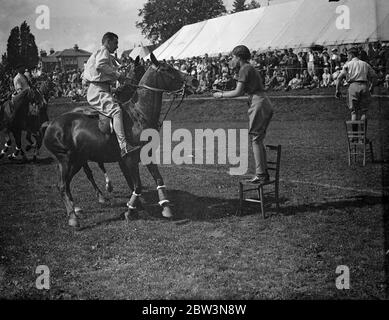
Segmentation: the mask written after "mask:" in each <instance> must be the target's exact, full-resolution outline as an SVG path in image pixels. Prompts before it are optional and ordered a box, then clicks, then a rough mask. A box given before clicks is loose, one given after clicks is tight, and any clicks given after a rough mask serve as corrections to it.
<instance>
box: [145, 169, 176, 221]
mask: <svg viewBox="0 0 389 320" xmlns="http://www.w3.org/2000/svg"><path fill="white" fill-rule="evenodd" d="M147 169H148V170H149V172H150V174H151V175H152V176H153V179H154V181H155V183H156V185H157V191H158V197H159V205H160V206H161V207H162V215H163V216H164V217H165V218H172V217H173V212H172V209H171V206H170V201H169V199H168V198H167V192H166V186H165V184H164V182H163V179H162V176H161V173H160V172H159V169H158V167H157V165H156V164H154V163H150V164H148V165H147Z"/></svg>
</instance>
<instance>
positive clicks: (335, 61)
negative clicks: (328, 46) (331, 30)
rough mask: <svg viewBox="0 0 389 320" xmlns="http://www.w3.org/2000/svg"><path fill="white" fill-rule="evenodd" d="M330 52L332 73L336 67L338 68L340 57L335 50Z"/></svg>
mask: <svg viewBox="0 0 389 320" xmlns="http://www.w3.org/2000/svg"><path fill="white" fill-rule="evenodd" d="M331 52H332V55H331V60H330V62H331V72H334V71H335V68H336V67H340V55H339V54H338V49H337V48H333V49H332V50H331Z"/></svg>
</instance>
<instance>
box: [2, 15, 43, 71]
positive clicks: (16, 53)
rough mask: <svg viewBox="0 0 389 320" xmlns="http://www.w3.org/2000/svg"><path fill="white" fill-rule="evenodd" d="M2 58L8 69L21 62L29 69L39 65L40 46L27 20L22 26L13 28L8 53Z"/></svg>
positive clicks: (8, 43)
mask: <svg viewBox="0 0 389 320" xmlns="http://www.w3.org/2000/svg"><path fill="white" fill-rule="evenodd" d="M2 60H3V64H5V65H6V66H7V69H9V68H12V69H13V68H15V67H16V66H17V65H18V64H19V63H23V64H24V65H26V67H27V68H29V69H33V68H35V67H36V66H37V64H38V62H39V57H38V48H37V46H36V44H35V37H34V35H33V34H32V33H31V31H30V27H29V26H28V24H27V22H26V21H24V22H23V23H22V24H21V26H20V27H14V28H13V29H12V30H11V33H10V36H9V38H8V42H7V54H6V55H3V57H2Z"/></svg>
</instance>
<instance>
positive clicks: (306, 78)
mask: <svg viewBox="0 0 389 320" xmlns="http://www.w3.org/2000/svg"><path fill="white" fill-rule="evenodd" d="M301 80H302V86H303V88H309V87H310V85H311V81H312V77H311V75H310V74H309V73H308V70H307V69H304V70H303V74H302V75H301Z"/></svg>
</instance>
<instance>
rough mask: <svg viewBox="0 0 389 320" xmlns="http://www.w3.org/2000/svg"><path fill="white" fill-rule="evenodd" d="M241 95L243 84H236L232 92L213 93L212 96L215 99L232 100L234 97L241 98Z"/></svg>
mask: <svg viewBox="0 0 389 320" xmlns="http://www.w3.org/2000/svg"><path fill="white" fill-rule="evenodd" d="M243 93H244V83H243V82H238V83H237V85H236V88H235V89H234V90H231V91H223V92H215V93H214V94H213V96H214V97H215V98H234V97H239V96H242V95H243Z"/></svg>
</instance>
